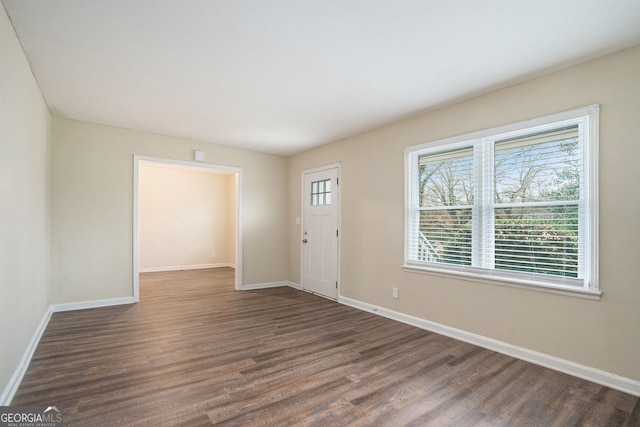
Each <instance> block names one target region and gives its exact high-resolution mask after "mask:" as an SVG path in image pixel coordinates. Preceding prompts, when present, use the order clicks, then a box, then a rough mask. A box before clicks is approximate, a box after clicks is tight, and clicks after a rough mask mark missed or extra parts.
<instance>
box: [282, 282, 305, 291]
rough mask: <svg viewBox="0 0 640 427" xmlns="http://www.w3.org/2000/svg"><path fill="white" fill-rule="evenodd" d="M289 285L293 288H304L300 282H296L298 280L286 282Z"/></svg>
mask: <svg viewBox="0 0 640 427" xmlns="http://www.w3.org/2000/svg"><path fill="white" fill-rule="evenodd" d="M286 283H287V286H289V287H290V288H293V289H298V290H299V291H301V290H302V286H301V285H300V283H296V282H286Z"/></svg>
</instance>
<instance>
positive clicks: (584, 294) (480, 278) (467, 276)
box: [402, 264, 602, 301]
mask: <svg viewBox="0 0 640 427" xmlns="http://www.w3.org/2000/svg"><path fill="white" fill-rule="evenodd" d="M402 270H403V271H406V272H407V273H419V274H430V275H432V276H439V277H447V278H451V279H458V280H465V281H471V282H478V283H488V284H490V285H497V286H506V287H510V288H517V289H526V290H528V291H536V292H546V293H549V294H556V295H565V296H569V297H575V298H584V299H590V300H596V301H599V300H600V297H601V296H602V292H600V291H592V290H590V289H586V288H578V287H570V286H562V285H558V284H551V283H545V282H536V281H534V280H531V281H527V280H518V279H516V278H512V277H503V276H499V275H495V276H491V275H485V274H479V273H470V272H466V271H458V270H456V271H453V270H446V269H444V268H431V267H423V266H417V265H411V264H404V265H403V266H402Z"/></svg>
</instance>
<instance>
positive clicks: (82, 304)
mask: <svg viewBox="0 0 640 427" xmlns="http://www.w3.org/2000/svg"><path fill="white" fill-rule="evenodd" d="M137 302H138V301H135V300H134V298H133V297H121V298H108V299H97V300H91V301H76V302H64V303H61V304H52V305H51V310H52V311H53V312H54V313H58V312H61V311H74V310H85V309H87V308H99V307H111V306H114V305H127V304H135V303H137Z"/></svg>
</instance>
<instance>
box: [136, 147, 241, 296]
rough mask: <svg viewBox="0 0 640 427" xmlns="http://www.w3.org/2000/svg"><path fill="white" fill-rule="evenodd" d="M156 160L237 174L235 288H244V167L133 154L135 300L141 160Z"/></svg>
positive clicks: (137, 274) (168, 163) (138, 267)
mask: <svg viewBox="0 0 640 427" xmlns="http://www.w3.org/2000/svg"><path fill="white" fill-rule="evenodd" d="M141 161H145V162H155V163H162V164H167V165H180V166H187V167H193V168H200V169H214V170H219V171H225V172H229V173H235V174H236V192H237V194H236V196H237V197H236V203H237V209H236V214H237V217H236V233H237V234H236V273H235V288H236V289H237V290H242V221H241V218H242V168H237V167H233V166H224V165H215V164H211V163H203V162H193V161H184V160H174V159H165V158H161V157H149V156H142V155H139V154H134V155H133V300H134V302H140V194H139V193H140V186H139V182H140V162H141Z"/></svg>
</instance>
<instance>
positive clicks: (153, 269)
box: [139, 262, 236, 273]
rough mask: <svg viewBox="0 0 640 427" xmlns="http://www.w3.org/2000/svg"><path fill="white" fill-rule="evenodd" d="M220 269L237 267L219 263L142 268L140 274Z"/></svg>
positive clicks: (231, 264)
mask: <svg viewBox="0 0 640 427" xmlns="http://www.w3.org/2000/svg"><path fill="white" fill-rule="evenodd" d="M219 267H231V268H236V265H235V264H233V263H229V262H218V263H215V264H192V265H171V266H168V267H140V270H139V271H140V273H157V272H159V271H179V270H200V269H203V268H219Z"/></svg>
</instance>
